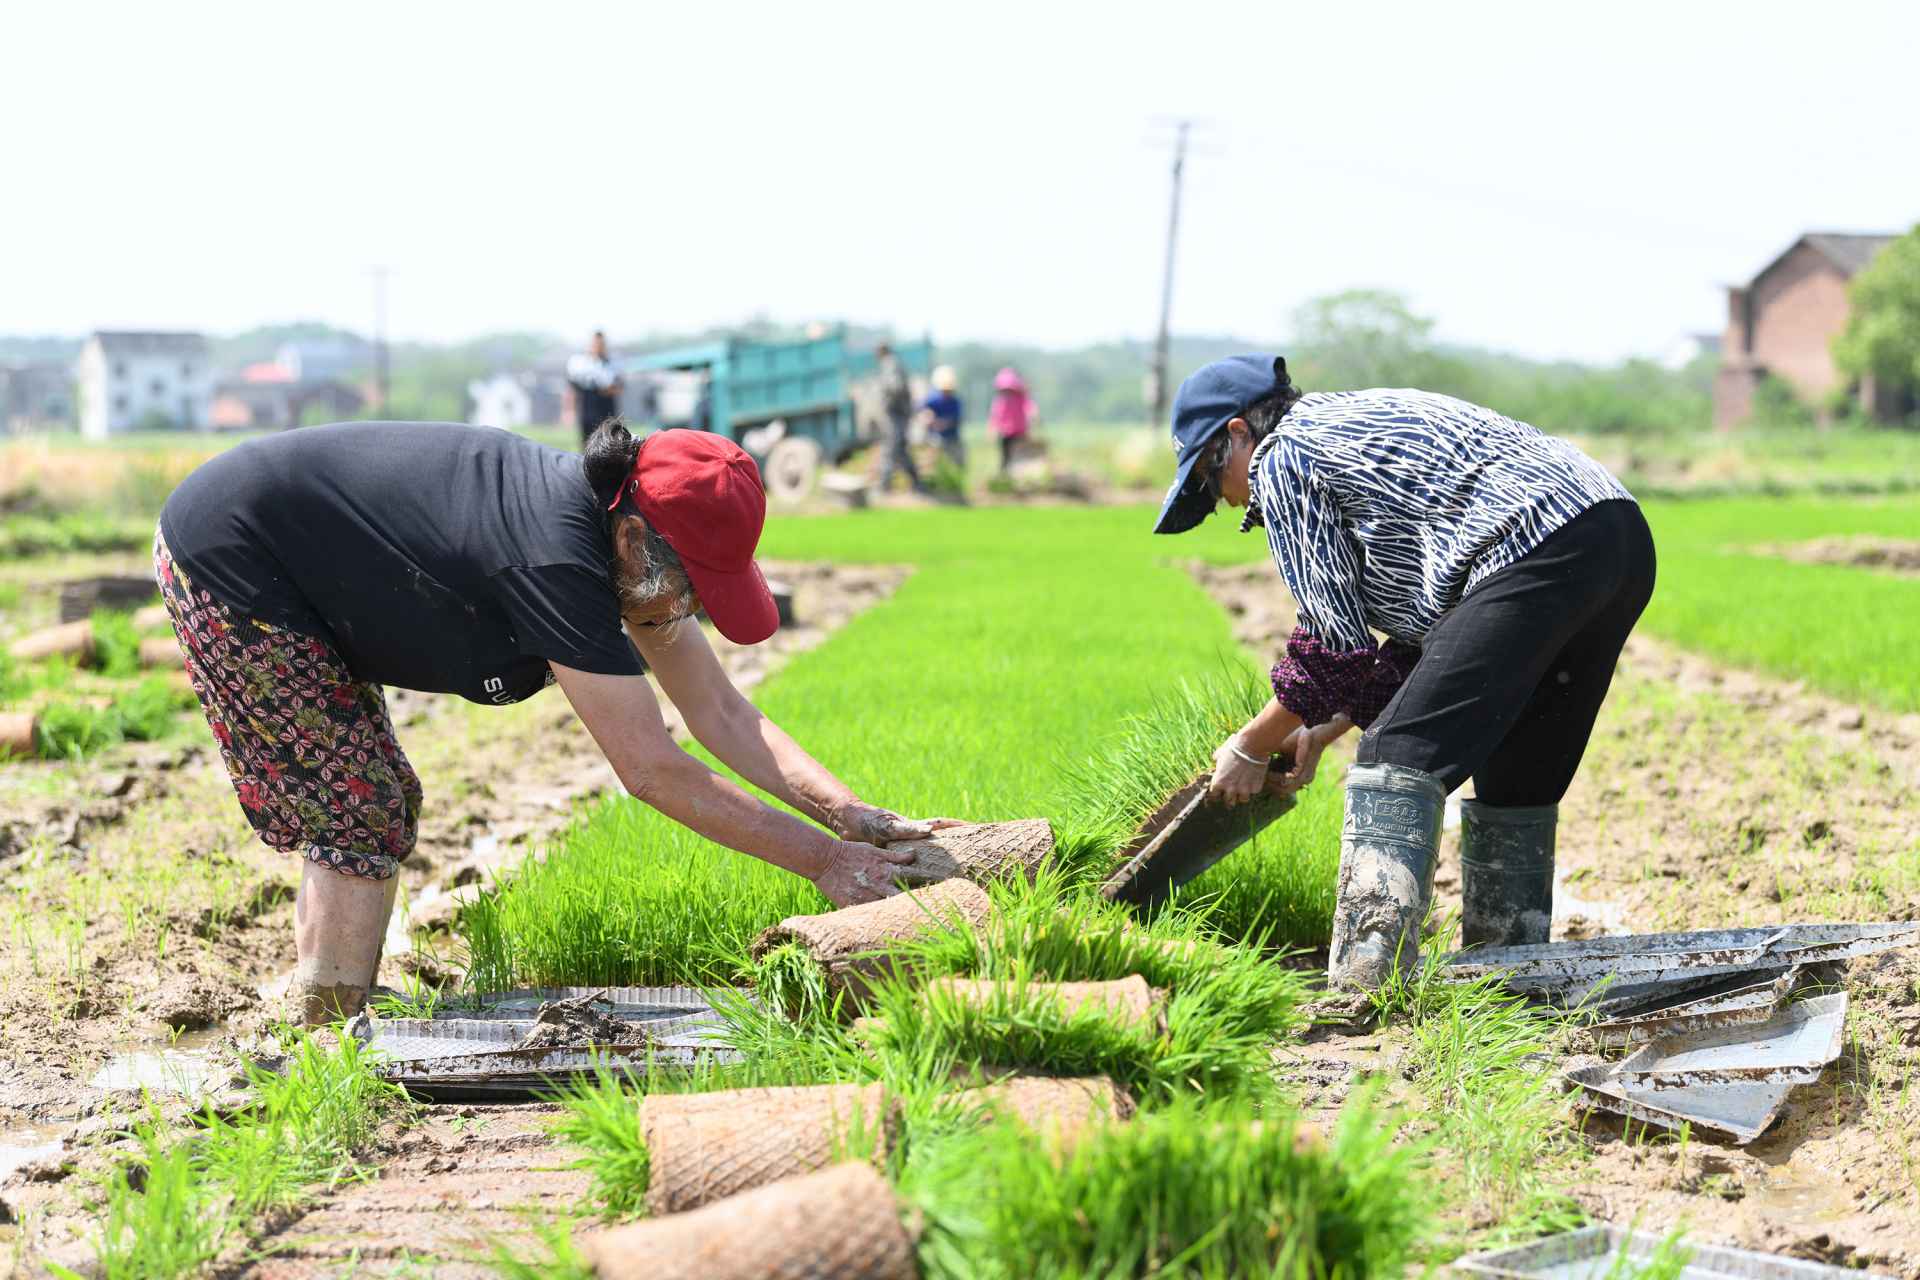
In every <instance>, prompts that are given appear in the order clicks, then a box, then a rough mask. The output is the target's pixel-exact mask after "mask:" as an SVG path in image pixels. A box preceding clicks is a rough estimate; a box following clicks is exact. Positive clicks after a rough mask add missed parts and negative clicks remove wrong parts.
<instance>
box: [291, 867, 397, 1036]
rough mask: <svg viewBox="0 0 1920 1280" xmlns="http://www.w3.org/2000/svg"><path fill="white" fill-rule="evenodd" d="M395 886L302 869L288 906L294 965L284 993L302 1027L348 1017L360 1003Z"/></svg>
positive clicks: (374, 965)
mask: <svg viewBox="0 0 1920 1280" xmlns="http://www.w3.org/2000/svg"><path fill="white" fill-rule="evenodd" d="M399 884H400V881H399V877H397V876H393V877H389V878H387V879H385V880H372V879H368V878H367V877H365V876H350V875H343V874H342V873H340V872H338V871H334V870H332V869H331V868H328V867H323V866H319V865H318V864H316V863H312V862H309V863H307V864H306V870H305V872H304V874H303V875H302V876H301V878H300V893H299V896H298V897H296V898H295V899H294V906H293V917H294V923H293V935H294V945H295V947H296V949H297V950H298V952H299V956H300V960H299V963H298V964H297V965H296V966H295V967H294V971H293V986H292V987H291V988H290V989H289V991H288V993H287V994H288V997H289V999H290V1000H291V1001H292V1004H293V1011H294V1013H295V1014H296V1015H297V1016H298V1017H299V1018H300V1020H301V1021H302V1022H303V1023H305V1024H306V1025H307V1026H309V1027H317V1026H324V1025H325V1024H327V1023H329V1022H334V1021H337V1020H338V1019H341V1018H350V1017H352V1016H353V1015H354V1014H356V1013H358V1012H360V1008H361V1006H362V1005H364V1004H365V1003H366V999H367V988H368V987H370V986H372V985H373V975H374V972H375V971H376V970H377V969H378V968H379V967H380V949H381V946H382V944H383V943H384V942H385V941H386V936H387V917H388V916H390V915H391V914H392V913H393V898H394V892H395V890H396V889H398V888H399Z"/></svg>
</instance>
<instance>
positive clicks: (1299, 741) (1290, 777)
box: [1269, 715, 1353, 796]
mask: <svg viewBox="0 0 1920 1280" xmlns="http://www.w3.org/2000/svg"><path fill="white" fill-rule="evenodd" d="M1351 728H1353V721H1351V720H1349V719H1347V717H1346V716H1344V715H1336V716H1335V717H1334V718H1333V719H1331V720H1329V721H1327V722H1326V723H1325V724H1317V725H1304V724H1303V725H1301V726H1300V727H1299V728H1298V729H1296V730H1294V732H1293V736H1292V737H1290V738H1288V739H1287V745H1286V746H1284V747H1282V748H1281V754H1282V755H1284V756H1287V757H1288V758H1289V759H1290V760H1291V761H1292V762H1293V763H1292V767H1290V768H1289V769H1288V770H1287V771H1286V772H1285V773H1276V774H1274V775H1273V779H1272V781H1271V783H1270V784H1269V786H1270V788H1271V789H1272V790H1273V791H1274V792H1275V793H1276V794H1278V795H1283V796H1290V795H1292V794H1293V793H1294V792H1296V791H1298V790H1300V788H1302V787H1304V786H1306V785H1307V784H1308V783H1309V782H1312V781H1313V775H1314V772H1315V770H1317V769H1318V768H1319V767H1320V756H1321V753H1322V752H1324V751H1325V750H1326V749H1327V747H1328V745H1329V744H1331V743H1332V742H1333V741H1334V739H1336V738H1338V737H1339V736H1340V735H1341V734H1343V733H1345V732H1346V731H1347V730H1349V729H1351Z"/></svg>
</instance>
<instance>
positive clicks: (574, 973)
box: [456, 799, 829, 990]
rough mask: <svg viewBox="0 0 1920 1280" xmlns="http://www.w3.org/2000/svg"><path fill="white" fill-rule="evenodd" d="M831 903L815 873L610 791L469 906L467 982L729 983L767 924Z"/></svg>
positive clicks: (492, 985) (464, 923) (486, 986)
mask: <svg viewBox="0 0 1920 1280" xmlns="http://www.w3.org/2000/svg"><path fill="white" fill-rule="evenodd" d="M827 909H829V908H828V903H827V901H826V899H825V898H823V897H821V896H820V893H819V891H818V890H816V889H815V888H814V887H813V886H812V885H811V884H809V883H808V882H807V881H805V880H803V879H801V878H800V877H798V876H795V875H791V874H789V873H787V872H785V871H781V870H779V869H777V868H775V867H771V866H768V865H766V864H765V863H762V862H759V861H757V860H755V859H753V858H749V857H746V856H744V855H742V854H738V853H734V852H733V851H731V850H728V849H723V848H721V847H720V846H718V845H715V844H711V843H709V842H707V841H705V840H702V839H700V838H699V837H698V836H696V835H694V834H693V833H692V832H690V831H688V830H687V829H686V828H684V827H681V826H679V825H678V824H676V823H674V822H672V821H671V820H669V819H667V818H665V817H663V816H661V815H660V814H658V813H656V812H654V811H653V810H651V809H649V808H647V807H646V806H645V805H642V804H640V803H639V802H638V801H635V800H627V799H618V800H610V801H608V802H606V803H605V804H603V805H602V806H601V807H600V808H599V809H598V810H596V811H595V812H594V814H593V815H592V817H591V819H590V820H589V821H588V822H587V823H586V824H584V825H583V826H581V827H578V828H575V829H574V830H573V831H571V832H569V833H568V834H567V835H565V836H564V837H562V839H561V842H560V848H558V849H556V850H554V851H552V852H551V853H550V854H549V855H548V856H547V857H546V858H545V859H542V860H537V861H536V860H529V861H527V862H526V863H524V864H523V865H522V866H521V867H520V868H519V870H517V871H516V872H514V873H513V874H512V875H510V876H508V877H506V878H505V879H504V880H503V881H502V883H501V884H500V885H499V887H498V888H496V889H495V890H494V891H493V892H492V893H489V894H487V895H485V896H483V897H481V898H479V899H478V900H476V901H475V902H474V903H473V905H471V906H470V907H468V909H467V910H466V911H464V912H462V913H461V916H460V920H459V923H458V925H457V926H456V928H457V930H458V936H459V938H460V941H461V943H462V945H463V946H464V947H465V949H466V952H467V957H468V963H467V981H468V984H469V985H470V986H473V987H475V988H477V989H480V990H500V989H505V988H508V987H514V986H575V985H593V984H598V983H606V984H609V985H665V984H675V983H689V984H694V985H700V984H707V983H721V982H730V981H733V980H734V979H735V977H736V976H737V973H738V968H739V957H740V956H742V955H744V954H745V952H746V949H747V946H748V944H749V943H750V942H751V941H752V940H753V938H754V936H755V935H756V934H758V933H759V932H760V931H761V930H762V929H765V928H767V927H768V926H770V925H773V924H777V923H778V922H779V921H781V920H783V919H785V918H786V917H787V916H790V915H803V914H810V913H813V912H819V911H825V910H827Z"/></svg>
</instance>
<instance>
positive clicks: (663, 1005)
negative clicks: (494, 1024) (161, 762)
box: [434, 987, 744, 1020]
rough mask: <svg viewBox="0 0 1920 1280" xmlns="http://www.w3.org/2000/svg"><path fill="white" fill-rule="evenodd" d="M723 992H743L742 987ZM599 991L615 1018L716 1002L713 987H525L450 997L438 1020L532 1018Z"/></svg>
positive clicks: (667, 1013) (691, 1009)
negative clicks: (543, 1010)
mask: <svg viewBox="0 0 1920 1280" xmlns="http://www.w3.org/2000/svg"><path fill="white" fill-rule="evenodd" d="M717 990H718V991H720V992H727V993H738V994H744V991H742V990H741V989H739V988H732V987H721V988H718V989H717ZM596 991H604V992H606V999H605V1000H604V1001H603V1002H602V1003H601V1005H600V1007H601V1008H604V1009H605V1010H606V1011H607V1012H608V1013H610V1014H612V1015H613V1016H614V1017H616V1018H626V1019H649V1018H673V1017H679V1016H681V1015H684V1014H689V1013H699V1012H701V1011H702V1010H705V1009H707V1008H708V1007H709V1006H711V1004H712V1003H713V995H714V994H715V992H713V991H704V990H702V989H701V988H699V987H523V988H521V989H519V990H516V991H486V992H480V993H477V994H463V995H457V996H453V997H451V998H449V999H448V1000H447V1001H446V1003H445V1004H443V1005H442V1006H441V1007H440V1008H439V1009H438V1010H437V1011H436V1012H435V1013H434V1018H435V1019H436V1020H472V1019H478V1018H508V1019H521V1018H525V1019H531V1018H532V1017H533V1015H534V1014H536V1013H537V1012H539V1010H540V1006H541V1005H543V1004H547V1003H549V1002H550V1001H554V1000H577V999H579V998H580V997H581V996H585V995H592V994H593V993H594V992H596Z"/></svg>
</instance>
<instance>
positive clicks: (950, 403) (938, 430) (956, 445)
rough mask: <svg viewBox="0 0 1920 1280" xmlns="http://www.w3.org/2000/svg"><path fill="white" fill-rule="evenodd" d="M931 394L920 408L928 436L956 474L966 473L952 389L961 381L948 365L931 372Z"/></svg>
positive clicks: (958, 412)
mask: <svg viewBox="0 0 1920 1280" xmlns="http://www.w3.org/2000/svg"><path fill="white" fill-rule="evenodd" d="M930 381H932V383H933V394H932V395H930V396H928V397H927V398H926V399H925V400H924V401H922V402H921V404H920V412H921V414H922V416H923V417H924V418H925V419H926V423H927V435H928V436H929V437H930V438H931V439H932V440H933V442H934V443H935V444H937V445H939V446H940V452H941V453H942V454H944V455H945V456H946V459H947V461H949V462H951V463H952V464H953V465H954V466H955V467H956V468H957V469H958V470H960V471H963V472H964V471H965V470H966V469H967V446H966V445H965V444H964V443H962V442H961V439H960V397H959V396H957V395H955V394H954V388H955V387H957V386H959V385H960V378H959V375H957V374H956V373H955V372H954V370H953V366H952V365H950V364H943V365H941V366H940V367H939V368H937V369H935V370H934V371H933V377H932V378H931V379H930Z"/></svg>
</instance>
